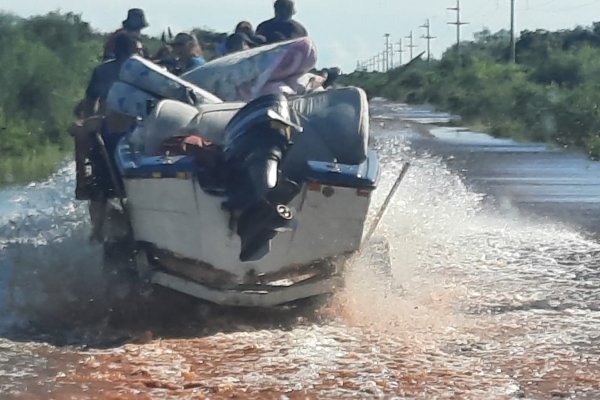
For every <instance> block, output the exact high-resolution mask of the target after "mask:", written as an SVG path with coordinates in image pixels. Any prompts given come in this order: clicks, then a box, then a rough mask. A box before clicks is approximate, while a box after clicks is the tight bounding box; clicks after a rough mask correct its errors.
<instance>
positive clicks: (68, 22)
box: [0, 13, 102, 183]
mask: <svg viewBox="0 0 600 400" xmlns="http://www.w3.org/2000/svg"><path fill="white" fill-rule="evenodd" d="M101 46H102V40H101V38H100V36H99V35H97V34H94V33H93V32H92V31H91V29H90V27H89V25H88V24H87V23H85V22H83V21H82V20H81V19H80V18H79V16H78V15H75V14H72V13H68V14H59V13H50V14H48V15H46V16H43V17H33V18H30V19H20V18H17V17H14V16H12V15H7V14H1V15H0V70H1V71H2V74H0V87H1V88H2V90H1V91H0V139H1V140H0V155H1V159H0V183H2V182H7V181H12V180H16V181H22V180H25V179H29V178H32V177H41V176H43V175H44V174H47V173H48V172H49V171H51V168H52V167H54V166H55V165H56V162H57V160H60V158H61V157H60V154H63V155H64V154H65V153H66V151H68V149H69V148H70V145H71V144H70V140H69V137H68V135H67V134H66V127H67V125H68V123H69V122H70V120H71V118H72V117H71V115H72V114H71V110H72V109H73V105H74V104H75V102H76V101H77V99H78V98H80V97H81V96H82V94H83V91H84V88H85V84H86V80H87V79H88V77H89V76H88V74H89V71H90V70H91V68H92V67H93V66H94V64H95V63H96V62H97V60H98V57H97V54H99V52H100V49H101ZM49 168H50V169H49Z"/></svg>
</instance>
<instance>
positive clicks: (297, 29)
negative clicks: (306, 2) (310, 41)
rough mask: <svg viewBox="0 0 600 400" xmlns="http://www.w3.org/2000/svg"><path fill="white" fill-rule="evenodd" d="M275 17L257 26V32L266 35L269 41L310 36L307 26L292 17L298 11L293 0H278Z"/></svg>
mask: <svg viewBox="0 0 600 400" xmlns="http://www.w3.org/2000/svg"><path fill="white" fill-rule="evenodd" d="M274 8H275V18H271V19H269V20H267V21H264V22H262V23H261V24H260V25H258V27H257V28H256V34H257V35H261V36H264V37H265V38H266V39H267V43H275V42H280V41H282V40H289V39H296V38H300V37H304V36H308V32H307V31H306V28H305V27H304V26H303V25H302V24H301V23H299V22H298V21H296V20H294V19H292V17H293V16H294V14H295V13H296V8H295V5H294V1H293V0H276V1H275V4H274Z"/></svg>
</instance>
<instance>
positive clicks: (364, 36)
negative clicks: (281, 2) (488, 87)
mask: <svg viewBox="0 0 600 400" xmlns="http://www.w3.org/2000/svg"><path fill="white" fill-rule="evenodd" d="M510 2H511V0H461V1H460V6H461V20H462V21H465V22H468V24H467V25H464V26H463V27H462V29H461V37H462V38H463V39H465V40H469V39H472V38H473V33H475V32H479V31H481V30H482V29H484V28H489V29H490V30H491V31H492V32H495V31H498V30H500V29H504V28H506V29H508V28H509V27H510ZM456 3H457V0H420V1H414V0H296V8H297V11H298V12H297V14H296V19H297V20H299V21H300V22H302V23H303V24H304V25H305V26H306V28H307V30H308V31H309V34H310V36H311V37H312V38H313V40H314V41H315V43H316V46H317V50H318V54H319V61H318V65H319V66H320V67H331V66H339V67H341V68H342V70H343V71H344V72H351V71H352V70H354V69H355V68H356V65H357V61H359V60H361V61H364V60H368V59H369V58H371V57H372V56H374V55H375V54H377V53H380V52H383V51H384V48H385V47H384V45H385V38H384V35H385V34H386V33H389V34H390V42H392V43H397V42H399V40H400V39H401V38H402V40H403V41H404V43H403V45H404V46H405V45H406V44H408V39H406V38H405V37H406V36H408V35H409V34H410V32H411V31H412V32H413V37H414V44H415V45H417V46H418V47H417V48H415V49H414V52H415V54H417V53H418V52H420V51H423V50H425V49H426V41H425V40H424V39H422V38H421V36H422V35H423V34H424V33H425V29H423V28H420V26H421V25H423V24H424V23H425V22H426V21H427V19H429V20H430V24H431V35H432V36H435V37H436V39H434V40H432V42H431V47H432V56H433V57H440V56H441V54H442V53H443V51H444V50H445V49H447V48H448V47H449V46H451V45H452V44H453V43H455V42H456V29H455V27H454V26H453V25H448V24H447V23H448V22H450V21H456V12H455V11H452V10H448V8H452V7H456ZM133 7H139V8H143V9H144V11H145V12H146V16H147V18H148V21H149V23H150V27H149V28H148V29H147V30H145V31H144V33H146V34H149V35H156V36H158V35H160V33H161V32H162V31H163V30H165V29H166V28H167V27H171V29H172V30H173V32H177V31H180V30H189V29H192V28H195V27H201V28H209V29H212V30H215V31H218V32H230V31H232V30H233V28H234V27H235V25H236V24H237V23H238V22H239V21H241V20H248V21H250V22H252V23H253V24H254V25H255V26H256V25H258V23H260V22H261V21H263V20H265V19H268V18H271V17H272V15H273V0H163V1H159V0H131V1H127V0H85V1H81V0H2V2H1V3H0V10H2V11H4V12H10V13H13V14H17V15H19V16H23V17H28V16H31V15H37V14H45V13H47V12H49V11H55V10H61V11H64V12H67V11H73V12H76V13H79V14H81V15H82V17H83V19H84V20H86V21H88V22H89V23H90V24H91V25H92V26H93V27H94V28H95V29H97V30H99V31H103V32H108V31H113V30H115V29H117V28H118V27H119V26H120V24H121V21H123V20H124V19H125V16H126V14H127V9H129V8H133ZM515 9H516V11H515V15H516V31H517V32H520V31H522V30H525V29H528V30H535V29H549V30H556V29H566V28H573V27H575V26H577V25H583V26H588V25H591V23H592V22H594V21H596V20H598V21H600V0H515ZM397 47H398V46H396V48H397ZM407 50H408V49H407ZM407 54H408V52H407V53H405V55H404V61H406V60H407V58H408V56H407ZM395 60H396V62H398V55H396V59H395Z"/></svg>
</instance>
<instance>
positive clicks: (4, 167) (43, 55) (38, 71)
mask: <svg viewBox="0 0 600 400" xmlns="http://www.w3.org/2000/svg"><path fill="white" fill-rule="evenodd" d="M116 28H117V27H115V29H116ZM195 32H196V34H197V36H198V39H199V40H200V42H201V43H203V44H204V45H205V47H206V49H205V50H206V52H207V53H208V55H210V53H211V50H212V49H214V47H215V45H216V44H217V43H218V42H220V41H221V40H223V39H224V38H225V34H219V33H215V32H211V31H207V30H196V31H195ZM106 35H107V34H102V33H99V32H97V31H96V30H94V29H93V28H92V27H91V26H90V24H89V23H87V22H85V21H83V20H82V18H81V16H80V15H78V14H75V13H71V12H67V13H62V12H51V13H48V14H46V15H41V16H35V17H31V18H26V19H25V18H20V17H17V16H15V15H12V14H0V71H2V72H1V73H0V88H1V90H0V184H2V183H6V182H15V181H26V180H30V179H36V178H43V177H44V176H46V175H48V173H50V172H51V171H52V170H53V169H54V168H55V167H56V165H57V164H58V163H59V162H60V161H61V160H63V159H64V157H65V155H66V154H67V153H68V152H69V151H70V149H71V148H72V139H71V137H70V136H69V135H68V133H67V127H68V126H69V124H70V123H71V122H72V121H73V112H72V111H73V107H74V105H75V104H76V103H77V101H79V100H80V99H81V98H82V97H83V95H84V92H85V88H86V85H87V83H88V80H89V78H90V75H91V71H92V69H93V68H94V67H95V66H97V65H98V64H99V63H100V62H101V58H102V47H103V45H104V42H105V40H106ZM143 41H144V44H145V45H147V46H148V48H149V49H150V51H151V52H153V51H156V50H158V48H159V47H160V46H161V41H160V39H159V38H149V37H144V38H143Z"/></svg>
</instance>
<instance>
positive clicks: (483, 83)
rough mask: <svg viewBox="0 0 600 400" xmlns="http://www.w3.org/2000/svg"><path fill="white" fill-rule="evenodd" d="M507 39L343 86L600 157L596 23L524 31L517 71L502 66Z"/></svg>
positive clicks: (504, 35) (599, 29)
mask: <svg viewBox="0 0 600 400" xmlns="http://www.w3.org/2000/svg"><path fill="white" fill-rule="evenodd" d="M508 43H509V34H508V32H506V31H500V32H498V33H495V34H491V33H490V32H489V31H483V32H480V33H479V34H477V35H476V37H475V40H474V41H472V42H464V43H461V51H462V58H461V60H460V62H457V57H456V49H455V48H451V49H449V50H448V51H447V52H446V53H445V54H444V55H443V57H442V59H441V60H432V62H431V63H430V64H427V63H426V62H425V61H417V62H415V63H414V64H412V65H411V66H410V67H408V68H405V69H395V70H391V71H389V72H387V73H369V72H355V73H352V74H350V75H348V76H346V77H344V79H343V80H342V82H345V83H347V84H355V85H360V86H362V87H363V88H365V89H366V90H367V92H368V93H369V95H371V96H382V97H386V98H388V99H391V100H396V101H404V102H408V103H412V104H422V103H429V104H434V105H436V106H438V107H439V108H442V109H445V110H449V111H451V112H454V113H456V114H458V115H460V116H461V117H462V118H463V121H464V122H466V123H467V124H470V125H472V126H478V127H484V128H486V129H487V131H488V132H489V133H491V134H493V135H496V136H511V137H515V138H517V139H528V140H535V141H545V142H552V143H556V144H558V145H560V146H565V147H571V146H572V147H577V148H582V149H586V150H587V151H588V153H589V155H590V157H592V158H595V159H598V158H599V157H600V23H595V24H593V25H592V26H591V27H577V28H576V29H573V30H564V31H559V32H548V31H542V30H538V31H535V32H531V31H525V32H523V33H522V34H521V37H520V38H519V40H518V42H517V64H512V63H509V62H507V59H508V56H509V52H508V50H509V49H508Z"/></svg>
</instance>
